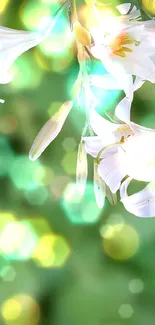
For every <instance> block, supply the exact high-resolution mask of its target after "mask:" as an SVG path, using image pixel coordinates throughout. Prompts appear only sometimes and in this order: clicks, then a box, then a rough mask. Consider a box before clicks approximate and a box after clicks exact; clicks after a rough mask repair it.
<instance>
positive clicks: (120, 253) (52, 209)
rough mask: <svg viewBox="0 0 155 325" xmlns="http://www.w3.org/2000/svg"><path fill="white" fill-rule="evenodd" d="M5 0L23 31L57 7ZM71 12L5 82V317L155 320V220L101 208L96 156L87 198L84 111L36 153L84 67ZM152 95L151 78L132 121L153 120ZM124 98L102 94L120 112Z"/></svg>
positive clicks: (103, 322) (6, 12) (22, 320)
mask: <svg viewBox="0 0 155 325" xmlns="http://www.w3.org/2000/svg"><path fill="white" fill-rule="evenodd" d="M3 1H4V0H1V3H0V24H1V25H3V26H7V27H10V28H15V29H26V30H34V29H35V27H37V25H38V22H39V20H40V19H41V17H42V16H49V14H52V13H54V12H55V10H56V9H57V8H58V7H59V5H58V2H56V1H55V2H54V1H47V0H44V1H43V0H42V1H41V0H25V1H20V0H10V1H8V2H7V1H4V2H3ZM121 2H122V3H123V1H121ZM115 3H116V1H115V2H114V4H115ZM82 4H83V2H82V1H80V2H79V9H80V8H81V5H82ZM38 17H40V18H38ZM65 17H66V16H65V13H64V20H63V22H62V21H59V22H58V25H59V26H57V28H58V29H55V30H54V32H53V38H54V40H55V43H51V45H50V46H49V44H48V45H47V44H46V45H40V46H38V47H37V48H34V49H31V50H30V51H28V52H27V53H25V54H23V55H22V56H21V57H20V58H18V60H17V61H16V62H15V64H14V66H13V68H12V71H14V73H15V77H14V80H13V81H12V82H11V83H10V84H8V85H1V86H0V89H1V91H0V98H4V99H5V104H3V105H0V182H1V186H0V325H3V324H8V325H37V324H40V325H87V324H89V325H124V324H125V325H128V324H130V325H146V324H147V325H153V324H154V322H155V308H154V304H155V219H154V218H151V219H145V218H144V219H141V218H137V217H135V216H133V215H131V214H130V213H128V212H127V211H125V209H124V207H123V205H122V204H120V203H118V204H117V205H116V206H110V204H109V203H108V202H107V201H106V203H105V206H104V208H103V209H102V210H101V211H100V210H99V209H98V208H97V207H96V203H95V199H94V194H93V184H92V178H93V172H92V167H93V163H92V159H91V158H89V178H88V185H87V190H86V194H85V196H84V198H83V199H82V200H80V198H79V196H78V194H77V192H76V187H75V171H76V157H77V147H78V143H79V141H80V134H81V132H82V129H83V126H84V109H83V108H82V109H77V108H74V109H73V110H72V111H71V113H70V115H69V117H68V118H67V120H66V122H65V125H64V127H63V130H62V132H61V133H60V134H59V136H58V137H57V138H56V139H55V140H54V142H53V143H52V144H51V145H50V146H49V147H48V149H47V150H46V151H45V152H44V154H43V155H42V156H41V158H40V159H39V160H38V161H36V162H31V161H29V159H28V152H29V149H30V147H31V144H32V142H33V139H34V137H35V136H36V134H37V132H38V131H39V129H40V128H41V127H42V125H43V124H44V123H45V121H46V120H48V118H49V116H51V115H52V114H53V113H54V112H55V111H56V110H57V109H58V108H59V106H60V104H61V103H62V102H64V101H65V100H68V99H69V96H70V92H69V91H70V88H71V85H72V83H73V82H74V80H75V79H76V76H77V73H78V64H77V61H76V55H75V47H74V46H73V45H70V46H69V45H68V43H67V36H66V42H65V41H64V39H65V38H64V36H62V35H63V34H62V32H65V30H66V28H67V27H66V26H67V21H66V20H65ZM45 20H46V19H45ZM61 24H62V26H61ZM58 34H59V36H58ZM65 35H66V34H65ZM59 37H60V38H59ZM51 39H52V38H51ZM62 40H63V41H64V45H63V43H61V42H62ZM51 42H52V41H51ZM63 46H64V48H63ZM61 47H62V48H63V50H62V48H61ZM55 49H57V50H56V51H55ZM154 94H155V86H154V85H152V84H150V83H148V82H146V83H145V84H144V86H143V87H142V88H141V89H140V90H138V91H137V92H136V94H135V99H134V102H133V106H132V119H133V120H134V121H135V122H138V123H139V124H142V125H144V126H148V127H153V128H154V127H155V113H154V112H155V95H154ZM98 95H100V96H101V94H98ZM121 96H122V94H121V93H117V92H113V94H112V95H111V94H109V93H107V92H106V93H105V94H104V96H103V94H102V96H101V99H102V103H104V102H105V105H103V107H102V106H101V107H100V108H99V109H100V112H102V113H103V114H104V112H105V107H106V108H107V109H109V108H110V109H111V110H112V109H113V108H114V106H115V105H116V102H118V100H119V99H120V98H121ZM111 98H112V100H111ZM140 185H141V184H140ZM140 185H139V184H137V183H134V184H133V185H132V187H131V191H136V190H137V189H139V188H140Z"/></svg>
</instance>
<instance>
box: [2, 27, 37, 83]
mask: <svg viewBox="0 0 155 325" xmlns="http://www.w3.org/2000/svg"><path fill="white" fill-rule="evenodd" d="M0 40H1V43H0V74H1V75H4V76H5V74H6V73H7V70H8V69H9V67H10V66H11V64H12V63H13V62H14V61H15V60H16V59H17V57H18V56H20V55H21V54H22V53H24V52H25V51H27V50H29V49H30V48H32V47H34V46H36V45H37V44H38V43H40V42H41V40H42V37H41V36H40V34H39V33H32V32H25V31H17V30H13V29H9V28H4V27H0ZM7 78H8V77H6V79H7ZM7 82H8V81H7ZM3 83H6V81H5V82H4V80H3Z"/></svg>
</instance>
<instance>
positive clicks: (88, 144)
mask: <svg viewBox="0 0 155 325" xmlns="http://www.w3.org/2000/svg"><path fill="white" fill-rule="evenodd" d="M82 139H83V141H84V142H85V148H86V152H87V153H89V155H91V156H92V157H97V155H98V152H99V151H100V150H101V149H103V148H104V147H105V141H104V140H103V139H102V138H100V137H98V136H92V137H83V138H82Z"/></svg>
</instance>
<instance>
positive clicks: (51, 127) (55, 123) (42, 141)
mask: <svg viewBox="0 0 155 325" xmlns="http://www.w3.org/2000/svg"><path fill="white" fill-rule="evenodd" d="M72 106H73V102H72V101H68V102H65V103H64V104H63V105H62V106H61V107H60V109H59V110H58V112H57V113H56V114H54V115H53V116H52V117H51V118H50V120H49V121H47V122H46V123H45V124H44V126H43V127H42V129H41V130H40V132H39V133H38V135H37V136H36V138H35V140H34V142H33V145H32V147H31V150H30V153H29V158H30V159H31V160H36V159H37V158H38V157H39V156H40V155H41V154H42V152H43V151H44V150H45V149H46V148H47V146H48V145H49V144H50V143H51V142H52V141H53V140H54V139H55V138H56V137H57V135H58V134H59V132H60V131H61V129H62V126H63V124H64V122H65V120H66V118H67V116H68V114H69V112H70V110H71V108H72Z"/></svg>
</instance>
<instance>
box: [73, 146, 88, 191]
mask: <svg viewBox="0 0 155 325" xmlns="http://www.w3.org/2000/svg"><path fill="white" fill-rule="evenodd" d="M87 174H88V166H87V153H86V150H85V143H84V141H81V142H80V144H79V147H78V155H77V167H76V184H77V188H78V190H79V193H80V194H81V196H82V195H83V194H84V192H85V188H86V182H87Z"/></svg>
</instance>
